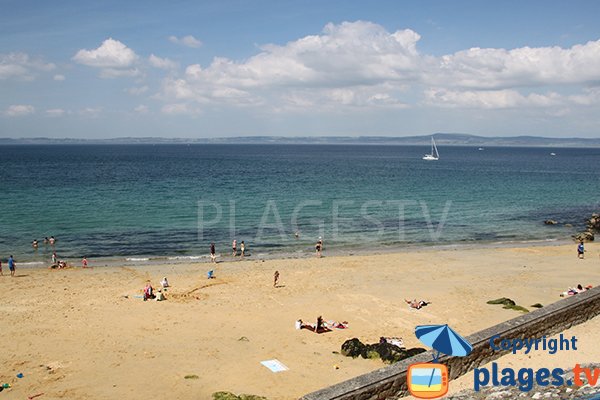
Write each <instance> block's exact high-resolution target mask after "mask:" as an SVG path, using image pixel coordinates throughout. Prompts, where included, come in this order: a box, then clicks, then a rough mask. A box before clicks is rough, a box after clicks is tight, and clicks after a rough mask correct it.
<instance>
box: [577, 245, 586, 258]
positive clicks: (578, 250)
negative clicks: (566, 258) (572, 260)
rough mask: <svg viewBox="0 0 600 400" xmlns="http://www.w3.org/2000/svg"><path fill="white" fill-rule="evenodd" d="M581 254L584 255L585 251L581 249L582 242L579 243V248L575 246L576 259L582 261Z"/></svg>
mask: <svg viewBox="0 0 600 400" xmlns="http://www.w3.org/2000/svg"><path fill="white" fill-rule="evenodd" d="M583 253H585V250H584V248H583V241H581V242H579V246H577V257H579V258H581V259H583Z"/></svg>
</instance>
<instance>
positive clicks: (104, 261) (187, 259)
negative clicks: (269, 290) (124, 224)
mask: <svg viewBox="0 0 600 400" xmlns="http://www.w3.org/2000/svg"><path fill="white" fill-rule="evenodd" d="M575 243H576V242H575V241H574V240H573V239H572V238H570V239H567V238H564V239H539V240H515V241H489V242H486V241H477V242H468V243H467V242H455V243H427V242H422V243H410V244H407V245H404V246H383V247H377V248H373V249H369V248H367V247H364V248H361V247H358V248H355V249H354V250H350V249H349V248H343V249H342V248H334V249H333V250H328V249H327V247H325V248H324V251H323V257H322V258H327V257H344V256H348V257H352V256H375V255H385V254H396V253H403V252H409V253H411V252H419V251H436V250H473V249H499V248H519V247H545V246H561V245H568V244H575ZM250 250H251V249H250ZM286 254H287V255H286ZM15 258H16V257H15ZM59 258H60V257H59ZM310 258H315V253H314V252H309V251H302V250H298V251H295V252H292V253H285V252H283V251H277V252H272V253H256V255H253V254H252V253H250V254H249V255H246V256H245V258H244V259H240V258H239V256H236V257H235V258H234V257H233V256H231V254H229V253H226V254H222V253H218V252H217V260H218V261H217V263H218V264H219V263H235V262H242V261H264V260H302V259H310ZM63 260H64V261H66V262H67V263H68V264H69V266H70V268H73V267H79V266H80V264H81V259H75V258H71V257H66V258H63ZM87 260H88V262H89V263H90V264H92V265H91V266H93V267H99V268H104V267H115V266H128V267H144V266H154V265H185V264H199V265H202V264H210V263H211V260H210V255H209V254H208V252H207V253H206V254H202V255H185V256H177V255H161V256H157V255H128V256H113V257H101V258H93V257H92V258H90V257H88V258H87ZM17 261H19V260H18V259H17ZM49 265H50V262H49V261H48V262H44V261H38V260H35V261H20V262H18V263H17V267H19V268H27V269H29V268H34V269H35V268H47V267H48V266H49Z"/></svg>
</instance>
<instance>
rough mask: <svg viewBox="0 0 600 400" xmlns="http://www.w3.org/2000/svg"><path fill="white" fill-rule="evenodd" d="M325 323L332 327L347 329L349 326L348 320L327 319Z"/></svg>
mask: <svg viewBox="0 0 600 400" xmlns="http://www.w3.org/2000/svg"><path fill="white" fill-rule="evenodd" d="M324 325H325V326H326V327H327V328H331V329H346V328H348V321H343V322H337V321H326V322H325V323H324Z"/></svg>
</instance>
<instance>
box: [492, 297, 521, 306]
mask: <svg viewBox="0 0 600 400" xmlns="http://www.w3.org/2000/svg"><path fill="white" fill-rule="evenodd" d="M487 304H504V305H505V306H515V305H517V303H515V302H514V301H513V300H511V299H509V298H508V297H501V298H499V299H496V300H490V301H488V302H487Z"/></svg>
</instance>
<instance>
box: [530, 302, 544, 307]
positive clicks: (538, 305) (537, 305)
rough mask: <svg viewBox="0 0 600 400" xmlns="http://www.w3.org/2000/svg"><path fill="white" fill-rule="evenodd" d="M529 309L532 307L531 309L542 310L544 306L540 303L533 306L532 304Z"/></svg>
mask: <svg viewBox="0 0 600 400" xmlns="http://www.w3.org/2000/svg"><path fill="white" fill-rule="evenodd" d="M531 307H533V308H542V307H544V306H543V305H541V304H540V303H535V304H532V305H531Z"/></svg>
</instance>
